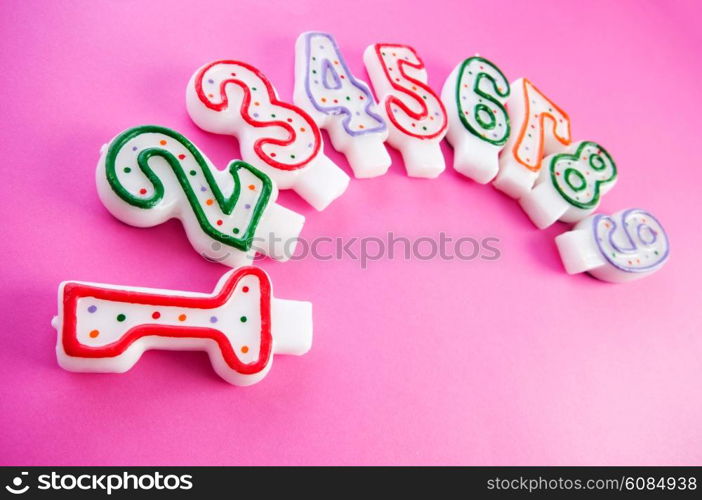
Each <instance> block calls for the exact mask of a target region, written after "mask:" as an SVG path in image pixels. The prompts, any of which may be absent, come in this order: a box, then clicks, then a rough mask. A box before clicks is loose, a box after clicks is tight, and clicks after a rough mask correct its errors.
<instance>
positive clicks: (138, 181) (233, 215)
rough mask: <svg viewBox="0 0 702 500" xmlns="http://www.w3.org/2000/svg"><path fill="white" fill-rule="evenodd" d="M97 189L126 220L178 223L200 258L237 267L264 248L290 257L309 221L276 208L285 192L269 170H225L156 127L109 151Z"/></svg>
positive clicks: (131, 134) (127, 136) (238, 166)
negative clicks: (270, 174) (181, 224)
mask: <svg viewBox="0 0 702 500" xmlns="http://www.w3.org/2000/svg"><path fill="white" fill-rule="evenodd" d="M97 187H98V194H99V196H100V199H101V200H102V202H103V204H104V205H105V207H107V209H108V210H109V211H110V212H111V213H112V214H113V215H114V216H115V217H117V218H118V219H119V220H121V221H123V222H125V223H127V224H131V225H133V226H138V227H151V226H155V225H158V224H161V223H163V222H165V221H167V220H168V219H170V218H173V217H175V218H178V219H180V220H181V221H182V223H183V226H184V227H185V232H186V233H187V235H188V239H189V240H190V243H191V244H192V246H193V247H194V248H195V249H196V250H197V252H198V253H200V254H201V255H203V256H204V257H206V258H209V259H210V260H215V261H218V262H221V263H222V264H225V265H228V266H231V267H236V266H240V265H245V264H248V263H250V262H251V260H252V259H253V257H254V255H255V253H256V250H258V251H260V252H262V253H265V254H266V255H269V256H271V257H274V258H276V259H279V260H286V259H287V258H289V257H290V256H291V255H290V254H292V252H294V246H292V245H290V242H291V241H292V242H295V241H296V238H297V236H298V235H299V234H300V230H301V229H302V225H303V224H304V221H305V218H304V217H303V216H302V215H299V214H297V213H295V212H293V211H291V210H288V209H287V208H283V207H281V206H280V205H277V204H276V203H274V201H275V199H276V198H277V196H278V192H277V189H276V188H275V186H274V185H273V183H272V182H271V180H270V179H269V178H268V176H267V175H265V174H264V173H262V172H260V171H258V170H256V169H255V168H253V167H252V166H251V165H248V164H246V163H244V162H241V161H233V162H232V163H230V165H229V168H227V170H226V171H220V170H218V169H217V168H215V167H213V166H212V164H211V163H210V162H209V160H208V159H207V158H206V157H205V156H204V155H203V154H202V153H201V152H200V150H199V149H197V147H195V145H194V144H193V143H191V142H190V141H189V140H188V139H186V138H185V137H183V136H182V135H180V134H179V133H178V132H175V131H174V130H170V129H167V128H165V127H158V126H153V125H149V126H143V127H136V128H132V129H129V130H127V131H125V132H122V133H121V134H120V135H118V136H117V137H116V138H115V139H113V140H112V141H111V142H110V144H109V145H107V146H106V147H105V148H104V149H103V151H102V155H101V157H100V161H99V163H98V168H97ZM254 240H256V243H257V245H256V246H254V242H255V241H254ZM286 245H287V247H286ZM286 250H287V251H288V252H289V254H286V253H285V252H286Z"/></svg>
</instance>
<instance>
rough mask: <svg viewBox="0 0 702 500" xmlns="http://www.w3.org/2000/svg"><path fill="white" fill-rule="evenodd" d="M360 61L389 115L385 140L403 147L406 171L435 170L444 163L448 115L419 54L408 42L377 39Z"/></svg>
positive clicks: (432, 174)
mask: <svg viewBox="0 0 702 500" xmlns="http://www.w3.org/2000/svg"><path fill="white" fill-rule="evenodd" d="M363 61H364V62H365V64H366V69H367V70H368V75H369V76H370V79H371V82H372V83H373V87H374V88H375V93H376V95H377V96H378V99H379V101H380V103H381V105H380V107H381V110H382V113H383V114H384V115H385V117H386V118H387V120H388V126H389V129H390V130H389V132H390V133H389V137H388V142H389V143H390V145H391V146H393V147H394V148H396V149H398V150H399V151H400V152H401V153H402V158H403V159H404V161H405V167H406V169H407V174H408V175H410V176H412V177H436V176H438V175H439V174H440V173H441V172H443V171H444V169H445V168H446V166H445V161H444V155H443V153H442V152H441V147H440V143H441V140H442V139H443V138H444V136H445V135H446V129H447V124H448V120H447V117H446V109H445V108H444V105H443V103H442V102H441V99H439V97H438V96H437V95H436V93H435V92H434V91H433V90H432V89H431V88H429V86H428V85H427V81H428V80H427V71H426V68H425V67H424V63H423V62H422V60H421V58H420V57H419V56H418V55H417V52H416V51H415V50H414V49H413V48H412V47H410V46H407V45H395V44H384V43H378V44H375V45H371V46H370V47H368V48H367V49H366V51H365V52H364V54H363Z"/></svg>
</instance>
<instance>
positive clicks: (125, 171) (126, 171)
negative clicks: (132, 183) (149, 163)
mask: <svg viewBox="0 0 702 500" xmlns="http://www.w3.org/2000/svg"><path fill="white" fill-rule="evenodd" d="M131 171H132V169H131V168H129V167H124V173H125V174H128V173H129V172H131Z"/></svg>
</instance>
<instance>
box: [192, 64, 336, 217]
mask: <svg viewBox="0 0 702 500" xmlns="http://www.w3.org/2000/svg"><path fill="white" fill-rule="evenodd" d="M186 104H187V108H188V113H189V114H190V117H191V118H192V119H193V121H194V122H195V123H196V124H197V125H198V126H199V127H200V128H202V129H204V130H207V131H209V132H214V133H217V134H227V135H234V136H236V137H237V138H238V139H239V145H240V149H241V156H242V158H243V159H244V161H246V162H248V163H250V164H252V165H253V166H255V167H257V168H260V169H261V170H262V171H263V172H265V173H266V174H267V175H269V176H270V177H271V178H272V179H273V180H274V181H275V183H276V184H277V186H278V187H279V188H280V189H293V190H294V191H295V192H296V193H298V194H299V195H300V196H301V197H302V198H304V199H305V200H306V201H307V202H308V203H309V204H310V205H312V206H313V207H314V208H316V209H317V210H323V209H324V208H326V207H327V206H328V205H329V204H330V203H331V202H332V201H333V200H335V199H336V198H338V197H339V196H341V194H342V193H343V192H344V191H345V190H346V188H347V186H348V184H349V176H348V175H346V173H345V172H344V171H343V170H341V169H340V168H339V167H338V166H337V165H335V164H334V163H333V162H332V161H331V160H330V159H329V158H327V156H325V154H324V147H323V143H322V135H321V133H320V131H319V127H318V126H317V124H316V123H315V122H314V120H312V118H311V117H310V116H309V115H308V114H307V113H306V112H305V111H303V110H302V109H300V108H299V107H297V106H295V105H292V104H289V103H286V102H283V101H281V100H280V99H279V98H278V95H277V93H276V91H275V89H274V88H273V86H272V85H271V83H270V82H269V81H268V79H267V78H266V77H265V76H264V75H263V73H261V72H260V71H259V70H258V69H256V68H255V67H253V66H251V65H250V64H247V63H244V62H241V61H215V62H213V63H210V64H207V65H205V66H203V67H202V68H200V69H199V70H197V71H196V72H195V74H194V75H193V77H192V78H191V79H190V82H189V83H188V87H187V92H186Z"/></svg>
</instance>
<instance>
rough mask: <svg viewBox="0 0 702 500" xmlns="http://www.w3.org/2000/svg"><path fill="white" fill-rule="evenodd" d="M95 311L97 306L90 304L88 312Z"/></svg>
mask: <svg viewBox="0 0 702 500" xmlns="http://www.w3.org/2000/svg"><path fill="white" fill-rule="evenodd" d="M95 311H97V306H90V307H88V312H89V313H90V314H92V313H94V312H95Z"/></svg>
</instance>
